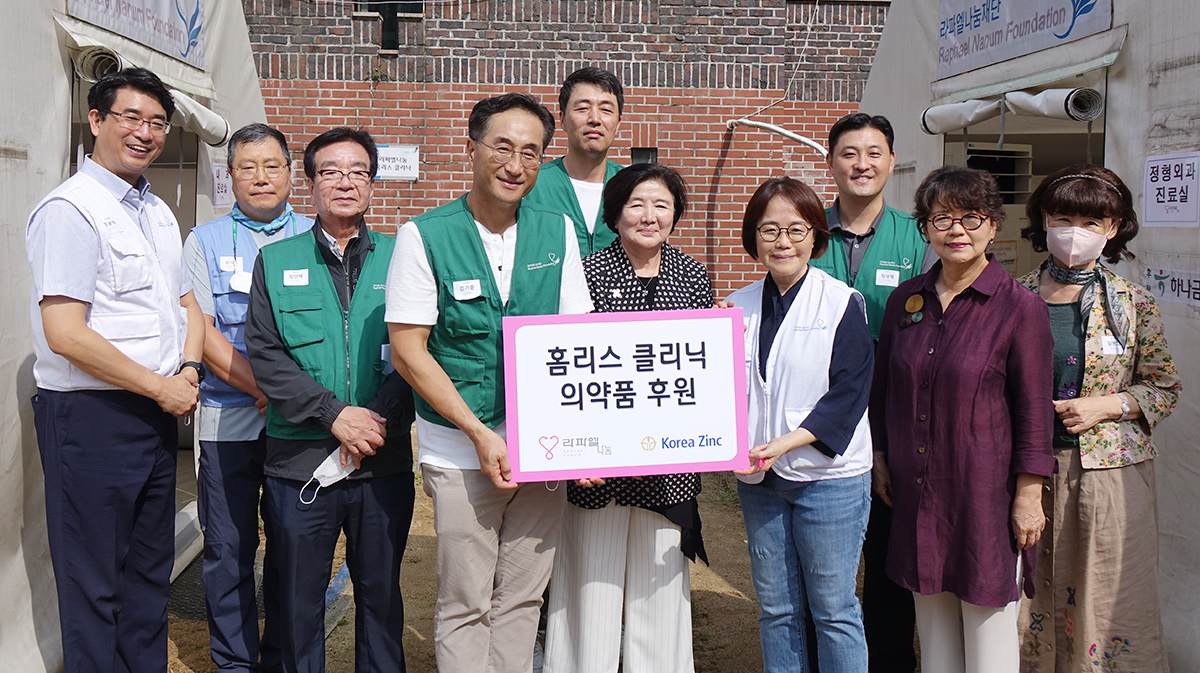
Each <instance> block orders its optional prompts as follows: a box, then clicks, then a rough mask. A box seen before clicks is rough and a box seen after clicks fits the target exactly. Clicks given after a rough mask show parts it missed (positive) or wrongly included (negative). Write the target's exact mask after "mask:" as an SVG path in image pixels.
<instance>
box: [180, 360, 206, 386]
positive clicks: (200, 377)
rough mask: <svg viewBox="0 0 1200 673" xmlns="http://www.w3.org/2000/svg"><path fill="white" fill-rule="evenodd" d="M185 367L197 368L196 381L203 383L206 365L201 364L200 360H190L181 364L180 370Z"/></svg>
mask: <svg viewBox="0 0 1200 673" xmlns="http://www.w3.org/2000/svg"><path fill="white" fill-rule="evenodd" d="M185 367H191V368H192V369H195V370H196V383H202V382H203V381H204V365H202V364H200V363H199V362H193V361H191V360H188V361H187V362H185V363H183V364H181V365H179V371H183V370H184V368H185ZM177 373H178V372H177Z"/></svg>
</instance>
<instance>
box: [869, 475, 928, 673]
mask: <svg viewBox="0 0 1200 673" xmlns="http://www.w3.org/2000/svg"><path fill="white" fill-rule="evenodd" d="M891 534H892V508H891V507H888V506H887V505H886V504H884V502H883V500H881V499H880V498H879V496H878V495H877V494H875V493H872V494H871V518H870V520H869V521H868V522H867V537H866V540H865V541H864V542H863V629H864V630H865V632H866V635H867V653H868V655H867V656H868V661H869V664H868V666H869V667H870V671H871V673H913V671H915V670H917V653H916V650H915V649H914V648H913V634H914V632H915V631H916V628H917V615H916V612H915V610H914V608H913V595H912V592H911V591H909V590H908V589H905V588H904V587H902V586H900V585H898V584H896V583H895V582H893V581H892V580H891V579H890V578H888V576H887V554H888V538H889V537H891Z"/></svg>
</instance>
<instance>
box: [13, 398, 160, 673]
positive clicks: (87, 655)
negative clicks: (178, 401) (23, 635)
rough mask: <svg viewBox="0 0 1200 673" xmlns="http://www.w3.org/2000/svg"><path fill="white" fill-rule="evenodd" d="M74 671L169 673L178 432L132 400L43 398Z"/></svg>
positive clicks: (69, 668) (68, 665)
mask: <svg viewBox="0 0 1200 673" xmlns="http://www.w3.org/2000/svg"><path fill="white" fill-rule="evenodd" d="M33 412H34V424H35V427H36V429H37V436H38V449H39V451H40V453H41V457H42V469H43V471H44V472H45V476H46V528H47V533H48V536H49V541H50V559H51V562H52V563H53V566H54V582H55V585H56V586H57V588H58V610H59V622H60V625H61V627H62V643H63V661H64V663H63V670H64V671H65V673H110V672H113V673H125V672H137V673H141V672H142V671H165V670H166V669H167V597H168V595H169V593H170V581H171V567H172V566H173V565H174V560H175V526H174V521H175V458H176V453H177V452H178V448H179V447H178V441H179V440H178V426H177V425H176V420H175V418H174V417H173V416H171V415H170V414H167V413H165V412H164V411H162V409H160V408H159V406H158V404H157V403H155V402H154V400H151V399H150V398H147V397H143V396H141V395H136V394H134V393H130V392H127V391H123V390H78V391H71V392H60V391H52V390H44V389H40V388H39V389H38V394H37V395H36V396H35V397H34V398H33Z"/></svg>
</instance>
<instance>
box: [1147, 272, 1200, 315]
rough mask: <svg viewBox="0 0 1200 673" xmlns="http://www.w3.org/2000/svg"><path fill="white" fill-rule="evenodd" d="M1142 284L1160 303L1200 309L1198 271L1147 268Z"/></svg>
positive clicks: (1199, 277)
mask: <svg viewBox="0 0 1200 673" xmlns="http://www.w3.org/2000/svg"><path fill="white" fill-rule="evenodd" d="M1142 282H1143V285H1145V287H1146V291H1148V292H1149V293H1150V294H1153V295H1154V298H1155V299H1157V300H1159V301H1164V302H1170V303H1172V304H1185V305H1187V306H1195V307H1200V273H1198V272H1196V271H1182V270H1180V269H1160V268H1155V267H1146V273H1145V275H1144V276H1142Z"/></svg>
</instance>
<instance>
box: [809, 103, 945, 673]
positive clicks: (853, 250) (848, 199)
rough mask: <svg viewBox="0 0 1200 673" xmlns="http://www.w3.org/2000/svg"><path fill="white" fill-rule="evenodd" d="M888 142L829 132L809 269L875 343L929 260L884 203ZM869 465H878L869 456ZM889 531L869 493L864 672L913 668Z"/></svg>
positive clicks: (908, 616) (859, 131)
mask: <svg viewBox="0 0 1200 673" xmlns="http://www.w3.org/2000/svg"><path fill="white" fill-rule="evenodd" d="M894 138H895V136H894V134H893V132H892V125H891V123H890V122H889V121H888V120H887V118H886V117H882V116H879V115H875V116H871V115H869V114H865V113H862V112H856V113H854V114H850V115H846V116H845V117H842V118H841V119H839V120H838V121H837V122H836V123H834V125H833V127H832V128H830V129H829V154H828V156H826V162H827V163H828V165H829V172H830V174H831V175H832V176H833V181H834V183H835V184H836V185H837V189H838V197H837V200H835V201H834V202H833V206H831V207H830V208H829V209H828V210H826V211H825V214H826V216H827V217H828V219H829V230H830V233H831V234H832V237H831V239H830V241H829V249H828V251H827V252H826V254H824V255H822V256H821V258H820V259H815V260H812V261H811V262H810V264H812V265H813V266H814V267H816V268H818V269H821V270H823V271H826V272H828V273H829V274H830V275H831V276H833V277H834V278H837V279H838V280H840V281H842V282H844V283H846V284H847V285H849V286H851V287H853V288H854V289H856V290H858V291H859V292H861V293H862V295H863V298H865V299H866V302H867V326H868V327H869V328H870V330H871V336H872V338H874V339H875V340H876V341H878V340H879V328H880V322H881V321H882V320H883V309H884V306H885V305H886V304H887V300H888V297H889V296H890V295H891V294H892V290H894V289H895V288H896V286H897V285H899V284H900V283H902V282H904V281H906V280H908V279H909V278H912V277H914V276H917V275H919V274H921V273H922V272H924V271H926V270H928V269H929V267H930V266H932V265H933V262H935V261H937V256H936V255H934V254H933V253H931V252H929V247H928V244H927V243H926V242H925V240H924V239H923V238H922V237H921V233H920V230H919V229H918V228H917V223H916V221H915V220H914V219H913V218H912V217H911V216H909V215H908V214H907V213H903V212H901V211H899V210H896V209H895V208H892V207H890V206H888V205H887V204H886V203H884V200H883V188H884V185H886V184H887V180H888V176H890V175H891V174H892V169H893V168H894V167H895V165H896V153H895V152H894V151H893V150H892V142H893V140H894ZM875 460H883V458H882V457H881V456H880V455H878V454H877V455H876V456H875ZM891 527H892V510H891V508H890V507H888V506H887V505H886V504H884V503H883V501H882V500H880V499H879V497H878V496H876V495H875V494H874V493H872V495H871V516H870V520H869V521H868V523H867V536H866V540H865V542H864V543H863V556H864V558H865V571H864V579H863V629H864V630H865V632H866V637H867V651H868V661H869V662H870V663H869V666H870V670H871V673H883V672H887V673H912V672H913V671H914V670H915V669H916V666H917V659H916V654H915V652H914V651H913V630H914V629H915V627H916V616H915V614H914V612H913V598H912V593H911V592H909V591H908V590H906V589H904V588H902V587H900V586H899V585H897V584H896V583H894V582H892V581H891V580H890V579H888V577H887V574H886V572H885V566H886V563H887V545H888V536H889V535H890V531H891Z"/></svg>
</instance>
